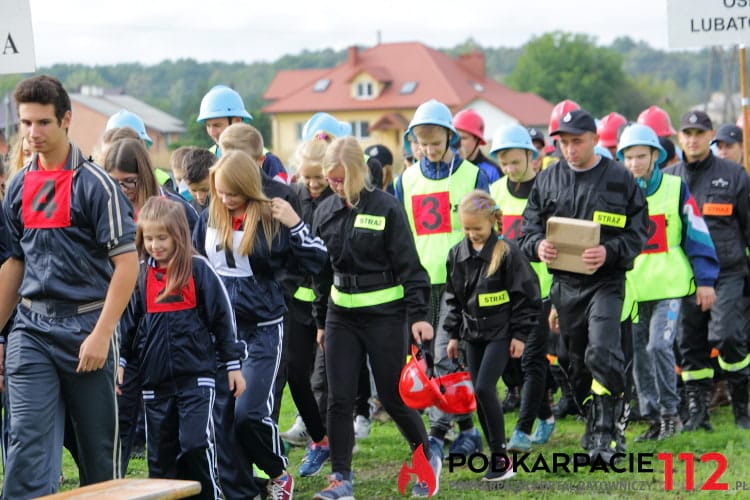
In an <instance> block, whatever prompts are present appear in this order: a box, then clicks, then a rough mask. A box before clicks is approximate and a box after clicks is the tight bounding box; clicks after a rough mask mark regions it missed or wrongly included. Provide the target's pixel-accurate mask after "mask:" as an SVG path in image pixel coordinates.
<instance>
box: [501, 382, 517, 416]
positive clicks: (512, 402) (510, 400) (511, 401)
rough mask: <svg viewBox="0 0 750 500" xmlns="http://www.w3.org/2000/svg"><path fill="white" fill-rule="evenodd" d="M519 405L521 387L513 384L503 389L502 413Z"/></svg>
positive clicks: (510, 410)
mask: <svg viewBox="0 0 750 500" xmlns="http://www.w3.org/2000/svg"><path fill="white" fill-rule="evenodd" d="M520 406H521V387H519V386H517V385H514V386H509V387H508V388H507V389H506V390H505V399H504V400H503V413H506V414H507V413H512V412H514V411H516V410H517V409H518V408H519V407H520Z"/></svg>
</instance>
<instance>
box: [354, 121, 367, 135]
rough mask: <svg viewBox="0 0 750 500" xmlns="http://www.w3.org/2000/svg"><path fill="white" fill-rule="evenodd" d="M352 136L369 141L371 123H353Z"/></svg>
mask: <svg viewBox="0 0 750 500" xmlns="http://www.w3.org/2000/svg"><path fill="white" fill-rule="evenodd" d="M351 125H352V135H353V136H354V137H356V138H357V139H368V138H369V137H370V122H366V121H354V122H351Z"/></svg>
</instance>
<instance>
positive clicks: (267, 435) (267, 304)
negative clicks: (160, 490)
mask: <svg viewBox="0 0 750 500" xmlns="http://www.w3.org/2000/svg"><path fill="white" fill-rule="evenodd" d="M230 128H231V127H230ZM227 130H228V129H227ZM209 180H210V184H211V201H210V203H209V206H208V209H207V210H206V211H204V212H203V214H201V218H200V221H199V222H198V225H197V226H196V229H195V231H194V232H193V245H194V246H195V248H196V249H197V250H198V251H199V252H200V253H201V254H203V255H205V256H206V257H207V258H208V260H209V261H210V262H211V264H212V265H213V267H214V269H215V270H216V272H217V273H218V274H219V276H220V277H221V278H222V280H223V281H224V284H225V286H226V288H227V290H228V291H229V296H230V300H231V302H232V306H233V307H234V311H235V315H236V318H237V328H238V332H239V336H240V339H242V340H244V341H245V342H246V343H247V344H248V352H249V357H248V360H247V362H245V363H244V364H243V366H242V373H243V375H244V377H245V379H246V380H247V384H248V386H247V391H246V392H245V393H244V394H243V395H242V396H240V397H239V398H238V399H237V401H236V403H234V404H233V401H232V399H231V397H230V395H229V392H228V390H227V388H226V387H220V386H219V385H218V384H217V397H216V411H215V416H216V420H217V421H220V422H221V423H222V425H223V426H224V429H223V432H224V433H225V434H224V435H223V436H222V442H220V443H219V448H220V450H221V448H222V446H223V447H224V451H223V452H221V453H220V456H219V474H220V476H221V477H222V487H223V489H224V494H225V495H226V497H227V498H252V497H254V496H255V495H257V494H258V493H259V492H258V491H257V486H255V483H254V481H253V474H252V466H253V464H256V465H257V466H258V468H259V469H260V470H262V471H263V472H265V473H266V474H267V475H268V477H269V478H270V481H269V485H268V488H269V495H270V497H271V498H290V497H291V495H292V491H293V489H294V481H293V480H292V476H291V475H290V474H289V473H288V472H287V459H286V456H284V448H283V446H282V443H281V439H280V438H279V431H278V428H277V425H276V422H275V420H274V419H273V418H271V409H272V408H273V406H274V380H275V378H276V375H277V372H278V369H279V360H280V357H281V347H282V341H283V338H284V323H283V319H284V312H285V310H286V305H285V301H284V295H283V291H282V286H281V284H280V283H279V281H278V279H277V277H278V276H279V275H280V274H281V273H282V271H284V270H285V269H287V268H290V267H297V268H299V269H301V270H302V271H304V272H307V273H311V274H317V273H319V272H320V271H321V269H322V268H323V265H324V264H325V262H326V260H327V257H328V255H327V253H326V248H325V246H324V245H323V242H322V241H321V240H320V239H319V238H315V237H313V236H312V234H311V231H310V228H309V226H308V225H307V224H305V223H304V221H303V220H302V219H300V217H299V215H297V213H296V212H295V211H294V209H293V208H292V206H291V205H290V204H289V203H288V202H287V201H285V200H283V199H281V198H271V199H269V198H268V197H267V196H266V195H265V194H264V192H263V189H262V185H261V173H260V169H259V168H258V165H257V164H256V163H255V161H254V160H253V159H252V158H251V157H250V156H249V155H248V154H247V153H244V152H242V151H239V150H223V153H222V156H221V158H220V159H219V161H218V162H217V163H216V164H215V165H214V166H213V167H212V168H211V173H210V175H209ZM222 457H223V458H222Z"/></svg>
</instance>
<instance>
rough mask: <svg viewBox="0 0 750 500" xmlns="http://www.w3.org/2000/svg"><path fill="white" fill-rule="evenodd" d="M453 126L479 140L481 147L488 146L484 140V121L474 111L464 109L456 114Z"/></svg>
mask: <svg viewBox="0 0 750 500" xmlns="http://www.w3.org/2000/svg"><path fill="white" fill-rule="evenodd" d="M453 126H454V127H455V128H456V130H463V131H464V132H466V133H467V134H471V135H473V136H474V137H476V138H477V139H479V144H480V145H484V144H487V142H486V141H485V140H484V120H482V117H481V116H479V113H477V112H476V111H474V110H473V109H464V110H463V111H459V112H458V113H456V116H454V117H453Z"/></svg>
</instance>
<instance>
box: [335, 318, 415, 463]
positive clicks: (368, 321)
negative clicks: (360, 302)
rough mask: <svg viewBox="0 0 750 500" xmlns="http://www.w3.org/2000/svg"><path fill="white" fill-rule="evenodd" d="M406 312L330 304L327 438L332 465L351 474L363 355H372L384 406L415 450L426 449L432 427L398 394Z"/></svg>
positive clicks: (376, 384)
mask: <svg viewBox="0 0 750 500" xmlns="http://www.w3.org/2000/svg"><path fill="white" fill-rule="evenodd" d="M404 322H405V315H404V314H399V315H396V316H381V315H376V314H363V313H360V312H357V311H347V312H341V311H339V310H337V309H333V308H329V309H328V315H327V318H326V328H325V348H326V372H327V376H328V426H327V427H328V438H329V441H330V446H331V467H332V470H333V472H339V473H341V474H343V476H344V477H349V474H350V472H351V462H352V448H353V446H354V426H353V425H352V413H353V410H354V400H355V398H356V395H357V387H358V383H359V373H360V370H361V367H362V360H363V359H364V356H365V355H367V356H369V358H370V366H371V367H372V374H373V377H374V379H375V387H376V388H377V391H378V397H379V398H380V402H381V403H382V404H383V407H384V408H385V410H386V411H387V412H388V414H389V415H390V416H391V418H392V419H393V421H394V422H395V423H396V425H397V426H398V429H399V431H401V434H402V435H403V436H404V437H405V438H406V441H407V442H408V443H409V446H410V447H411V449H412V450H414V449H415V448H416V447H417V446H419V445H420V444H424V446H425V450H426V449H427V432H426V431H425V427H424V423H423V422H422V419H421V418H420V416H419V413H418V412H417V411H416V410H412V409H411V408H408V407H407V406H406V405H405V404H404V402H403V401H402V400H401V396H400V395H399V393H398V382H399V377H400V375H401V368H402V367H403V365H404V359H405V358H406V346H407V338H406V335H405V332H404Z"/></svg>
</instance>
